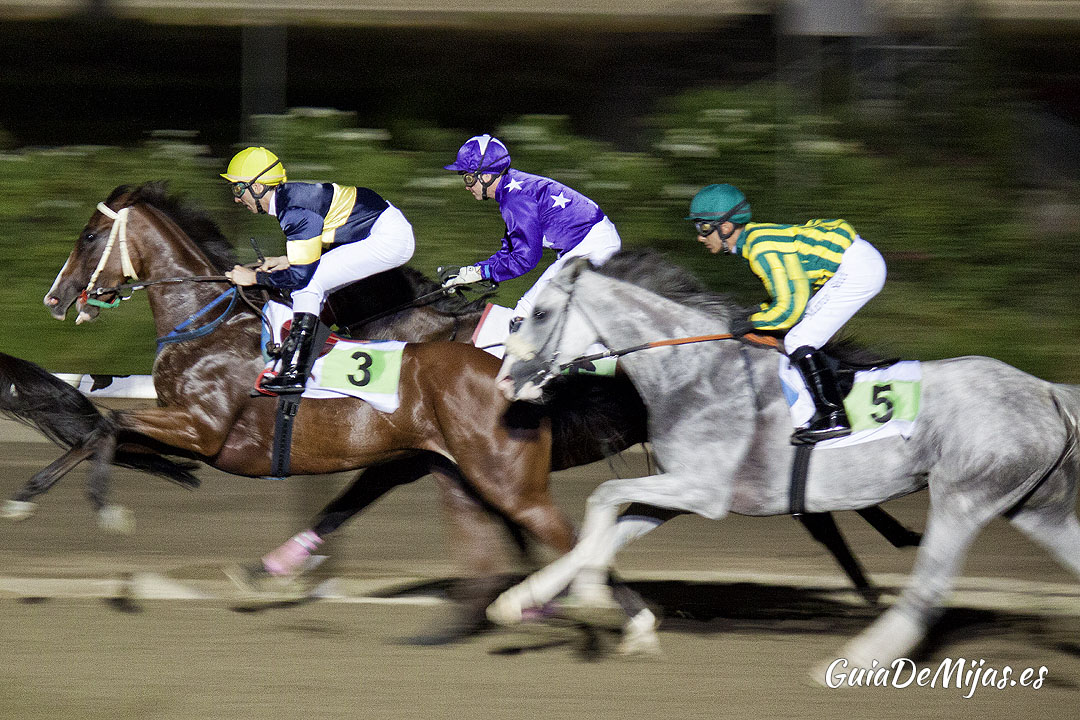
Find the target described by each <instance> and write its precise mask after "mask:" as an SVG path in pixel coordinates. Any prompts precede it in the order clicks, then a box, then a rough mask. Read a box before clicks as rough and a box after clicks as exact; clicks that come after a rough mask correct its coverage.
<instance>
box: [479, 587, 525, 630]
mask: <svg viewBox="0 0 1080 720" xmlns="http://www.w3.org/2000/svg"><path fill="white" fill-rule="evenodd" d="M523 613H524V607H523V606H522V603H521V601H520V600H518V598H517V594H516V593H514V592H513V589H511V590H507V591H506V592H504V593H503V594H502V595H500V596H499V597H497V598H495V602H493V603H491V604H490V605H488V607H487V610H486V611H485V614H486V615H487V619H488V620H490V621H491V622H493V623H495V624H496V625H517V624H518V623H520V622H521V619H522V614H523Z"/></svg>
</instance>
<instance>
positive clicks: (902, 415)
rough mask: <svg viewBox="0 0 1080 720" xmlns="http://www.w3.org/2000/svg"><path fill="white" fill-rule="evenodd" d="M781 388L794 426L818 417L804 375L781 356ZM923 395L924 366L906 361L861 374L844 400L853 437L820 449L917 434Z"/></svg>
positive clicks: (824, 444)
mask: <svg viewBox="0 0 1080 720" xmlns="http://www.w3.org/2000/svg"><path fill="white" fill-rule="evenodd" d="M780 386H781V388H782V389H783V391H784V398H785V399H786V400H787V403H788V407H789V408H790V409H791V422H792V424H793V425H794V426H795V427H801V426H803V425H805V424H806V423H808V422H809V421H810V418H811V417H813V415H814V401H813V399H812V398H811V396H810V391H809V390H807V389H806V383H805V382H803V378H802V374H801V373H800V372H799V371H798V369H796V368H794V367H792V365H791V362H790V361H789V360H788V359H787V357H786V356H784V355H781V356H780ZM921 391H922V365H921V364H920V363H918V362H917V361H913V360H905V361H903V362H898V363H894V364H892V365H888V366H885V367H880V368H874V369H872V370H859V371H857V372H856V373H855V382H854V385H852V388H851V392H849V393H848V394H847V397H845V398H844V410H845V412H847V416H848V421H849V422H850V423H851V435H848V436H847V437H841V438H834V439H832V440H823V441H821V442H819V443H816V446H817V447H818V448H829V447H844V446H848V445H857V444H859V443H864V442H870V441H871V440H881V439H882V438H886V437H892V436H900V437H903V438H908V437H910V436H911V433H912V432H914V430H915V422H916V420H917V419H918V416H919V399H920V396H921Z"/></svg>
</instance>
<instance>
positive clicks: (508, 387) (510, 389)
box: [495, 375, 514, 400]
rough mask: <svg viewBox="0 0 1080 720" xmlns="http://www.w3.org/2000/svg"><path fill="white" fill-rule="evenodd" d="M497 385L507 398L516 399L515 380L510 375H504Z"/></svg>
mask: <svg viewBox="0 0 1080 720" xmlns="http://www.w3.org/2000/svg"><path fill="white" fill-rule="evenodd" d="M495 384H496V386H497V387H498V388H499V391H500V392H501V393H502V394H503V397H505V398H506V399H507V400H513V399H514V381H513V380H512V379H511V378H510V376H509V375H504V376H502V377H500V378H499V379H498V380H497V381H496V383H495Z"/></svg>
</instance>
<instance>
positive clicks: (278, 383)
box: [259, 372, 307, 395]
mask: <svg viewBox="0 0 1080 720" xmlns="http://www.w3.org/2000/svg"><path fill="white" fill-rule="evenodd" d="M306 381H307V378H304V380H303V381H301V380H300V378H299V377H295V376H294V377H291V378H290V377H288V373H285V372H283V373H281V374H279V375H275V376H274V377H273V378H271V379H269V380H267V381H266V382H264V383H260V385H259V388H260V389H261V390H263V391H265V392H272V393H274V394H276V395H299V394H300V393H302V392H304V388H305V385H306V384H307V382H306Z"/></svg>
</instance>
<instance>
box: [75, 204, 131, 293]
mask: <svg viewBox="0 0 1080 720" xmlns="http://www.w3.org/2000/svg"><path fill="white" fill-rule="evenodd" d="M97 209H98V211H99V212H100V213H101V214H102V215H104V216H106V217H108V218H112V221H113V224H112V229H111V230H109V239H108V241H107V242H106V243H105V251H104V252H102V253H101V259H100V260H98V264H97V267H96V268H94V273H93V274H92V275H91V276H90V282H88V283H87V284H86V289H85V290H84V291H83V294H84V295H85V296H89V294H90V293H91V292H93V290H94V284H95V283H96V282H97V279H98V275H100V274H101V271H102V269H103V268H104V267H105V263H107V262H108V261H109V255H110V254H112V249H113V245H115V244H116V242H117V239H119V241H120V269H121V270H122V271H123V273H124V277H125V278H131V279H132V280H138V279H139V276H138V275H137V274H136V273H135V266H134V265H132V264H131V255H130V253H129V252H128V246H127V220H128V213H129V212H130V211H131V208H130V207H126V208H121V209H120V210H113V209H112V208H110V207H109V206H108V205H106V204H105V203H103V202H102V203H98V205H97Z"/></svg>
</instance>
